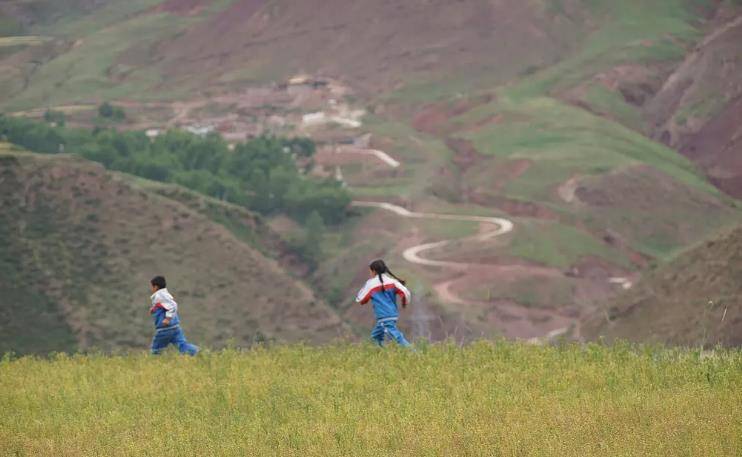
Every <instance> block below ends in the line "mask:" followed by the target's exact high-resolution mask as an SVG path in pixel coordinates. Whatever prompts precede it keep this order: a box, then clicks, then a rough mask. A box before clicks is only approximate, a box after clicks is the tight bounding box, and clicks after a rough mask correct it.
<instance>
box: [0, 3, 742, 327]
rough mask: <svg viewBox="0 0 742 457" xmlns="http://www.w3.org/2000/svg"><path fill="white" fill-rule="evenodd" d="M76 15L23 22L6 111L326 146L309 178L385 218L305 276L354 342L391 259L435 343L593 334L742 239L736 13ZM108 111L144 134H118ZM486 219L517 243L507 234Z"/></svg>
mask: <svg viewBox="0 0 742 457" xmlns="http://www.w3.org/2000/svg"><path fill="white" fill-rule="evenodd" d="M64 4H65V5H66V6H67V7H68V9H67V10H65V11H67V13H61V12H60V11H62V8H61V5H62V3H59V4H55V5H54V6H52V5H51V4H50V2H48V1H46V0H28V1H25V2H23V5H24V6H23V7H22V8H20V7H15V8H9V7H8V6H7V5H2V7H0V14H2V16H3V20H4V22H3V23H4V24H10V25H8V26H7V27H6V28H5V29H4V31H0V35H3V36H2V37H0V109H1V110H3V111H4V112H7V113H9V114H12V115H14V116H24V117H33V118H43V117H44V114H45V111H46V110H47V109H50V108H51V109H53V110H54V111H55V112H56V114H57V115H59V113H63V116H64V118H65V119H66V122H67V124H68V125H69V126H71V127H101V126H102V127H106V128H107V127H111V126H113V127H115V128H116V129H118V130H122V131H123V130H138V131H141V132H144V131H146V130H148V129H152V130H154V131H156V132H162V131H164V130H166V129H173V128H184V129H189V128H190V129H200V128H210V129H213V130H215V131H218V132H220V133H221V134H222V135H223V137H224V138H225V139H226V141H229V142H230V143H237V142H240V141H243V140H245V138H251V137H253V136H258V135H261V134H265V133H267V134H271V135H278V136H282V137H284V136H294V135H301V136H308V137H311V138H312V139H313V140H314V141H315V142H316V143H317V144H318V145H319V151H318V154H317V155H316V156H315V157H314V161H313V162H312V163H311V164H308V165H307V167H308V168H307V170H309V173H310V174H314V175H316V176H322V177H330V178H331V177H336V178H339V179H340V180H341V181H342V184H344V185H345V186H346V188H347V190H348V192H349V193H350V194H351V195H352V196H353V198H354V199H355V200H356V202H362V203H366V204H368V203H372V204H376V206H373V205H372V206H370V207H369V206H368V205H367V206H366V208H355V209H353V210H352V216H353V217H351V218H349V219H347V220H345V221H344V222H343V223H342V224H340V225H337V226H333V227H331V228H328V229H327V231H326V234H325V235H324V236H323V237H322V239H321V240H318V242H317V243H316V244H317V245H318V246H321V248H322V249H321V259H322V261H321V262H319V264H318V265H317V268H316V269H309V270H307V269H304V270H301V273H302V274H303V276H304V278H303V279H305V280H307V282H309V283H311V284H313V285H314V286H313V288H314V289H316V291H318V292H319V293H320V294H321V295H322V296H323V297H324V298H325V299H326V300H327V301H328V302H329V303H330V304H331V306H332V307H333V308H334V309H338V310H339V312H340V314H341V315H342V318H343V320H345V321H346V322H349V323H352V324H353V325H359V326H365V325H367V322H368V319H369V313H368V310H367V309H363V308H359V307H357V306H353V304H352V300H351V297H352V296H353V295H354V292H355V291H356V289H357V287H359V284H360V283H361V282H362V281H363V279H364V276H365V271H364V266H365V264H366V262H367V261H368V260H369V259H370V258H373V257H385V258H387V259H389V261H390V263H391V264H392V265H394V266H395V269H396V270H397V271H401V272H402V273H403V274H404V275H405V276H407V277H408V279H410V283H411V285H412V286H413V289H414V293H415V295H416V304H417V306H416V307H414V308H412V309H410V310H409V311H408V312H409V314H407V315H405V316H404V317H403V323H402V325H403V326H404V327H406V329H407V330H408V331H410V332H411V333H412V334H413V337H430V338H433V339H439V338H446V337H454V338H457V339H463V340H466V339H471V338H475V337H480V336H488V337H489V336H507V337H512V338H543V337H545V336H548V335H553V334H555V333H554V332H556V334H561V335H568V336H570V337H572V338H575V339H582V338H584V335H583V334H582V331H581V327H582V323H583V321H584V320H585V319H586V318H587V317H588V316H592V315H593V314H594V312H595V311H596V310H600V309H602V307H603V304H604V303H606V302H607V301H609V300H611V298H612V297H614V296H615V295H617V294H618V293H620V292H622V291H624V290H625V289H627V288H631V286H632V285H633V284H634V283H636V281H637V279H639V278H640V277H641V276H642V275H643V274H644V273H645V272H646V271H648V268H649V267H650V266H652V265H662V264H664V263H665V262H667V261H670V260H672V259H673V258H675V256H677V255H678V254H679V253H680V252H682V251H684V250H685V249H687V248H688V246H691V245H694V244H696V243H699V242H701V241H702V240H705V239H708V237H709V236H713V235H714V234H716V233H718V232H719V231H721V230H724V229H726V228H728V227H733V226H737V225H739V224H740V223H741V222H742V211H740V204H739V201H738V200H737V199H736V197H738V196H739V195H740V194H739V193H738V189H737V187H738V183H739V176H742V167H741V166H740V163H739V161H738V157H739V156H740V154H739V152H740V149H739V148H740V142H739V141H738V140H739V137H740V135H739V131H738V130H739V128H738V127H739V122H737V120H738V119H739V116H738V115H739V113H738V111H739V107H740V106H742V105H740V103H739V100H740V98H739V97H740V94H741V93H742V92H740V85H739V74H740V65H739V59H738V58H737V56H738V54H739V52H740V49H742V48H741V46H742V40H740V39H739V37H740V36H739V33H740V31H741V30H742V19H740V18H742V5H740V4H739V2H737V1H734V0H720V1H716V0H713V1H712V0H699V1H696V0H656V1H651V2H646V1H639V0H627V1H622V2H615V1H609V0H539V1H532V2H519V1H516V0H504V1H501V2H490V1H485V0H463V1H459V2H454V3H452V2H447V1H438V0H435V1H425V2H422V1H421V2H391V1H385V2H372V1H359V2H352V3H350V4H349V3H348V2H340V1H335V0H332V1H319V0H308V1H303V2H291V1H286V0H277V1H271V2H267V1H262V0H220V1H216V2H211V1H204V0H166V1H163V0H133V1H131V2H111V1H94V0H65V2H64ZM325 11H331V12H332V14H323V12H325ZM321 13H322V14H321ZM13 24H14V25H13ZM104 100H107V101H112V102H113V103H115V104H116V105H117V106H118V107H120V108H121V109H122V110H124V111H125V112H126V117H125V120H122V121H121V122H119V123H117V124H114V125H112V124H111V123H110V122H108V121H107V120H105V119H101V117H100V116H99V113H98V107H99V104H100V103H101V102H102V101H104ZM140 136H141V135H140ZM225 148H226V146H225ZM139 152H140V153H141V151H139ZM140 155H141V154H140ZM379 157H386V158H388V159H389V160H384V159H382V160H379ZM118 158H119V157H110V159H111V160H115V159H118ZM242 171H244V170H242ZM252 181H253V180H252V178H249V177H248V178H246V177H242V178H240V181H239V182H240V183H242V184H253V182H252ZM245 187H247V188H250V187H251V186H245ZM230 195H234V193H231V194H230ZM387 203H389V204H394V205H397V207H399V208H402V213H401V214H402V215H400V213H399V212H396V213H395V212H393V211H390V210H388V209H384V207H383V206H379V204H387ZM404 211H408V212H412V213H415V214H429V215H430V214H435V215H445V216H447V218H445V219H444V220H441V219H438V220H435V219H434V218H429V217H408V216H409V214H406V215H405V213H404ZM451 215H458V216H466V217H465V218H464V219H456V218H451V217H448V216H451ZM476 217H499V218H503V219H506V220H507V221H509V223H511V224H512V227H513V229H512V230H511V231H509V232H508V233H505V234H502V236H499V235H498V236H493V237H486V236H483V234H485V233H486V232H487V230H488V229H490V228H491V224H490V225H488V224H486V223H485V224H480V223H478V222H476ZM467 218H468V219H467ZM472 218H475V219H472ZM472 221H475V222H472ZM267 223H268V224H269V225H270V226H271V228H272V229H274V230H275V231H276V232H279V234H280V236H282V237H283V238H285V239H290V238H291V237H292V236H293V234H294V233H296V232H297V231H298V230H299V229H300V228H301V227H299V225H301V224H297V223H296V221H289V220H286V219H285V218H282V217H281V216H270V217H268V218H267ZM434 243H435V244H434ZM438 243H442V244H438ZM431 245H432V246H433V247H430V246H431ZM417 248H422V249H423V250H422V251H420V253H421V258H424V259H423V261H422V262H420V261H417V263H416V262H412V261H410V257H409V256H405V255H404V253H405V252H408V251H409V250H410V249H417ZM318 252H319V250H318ZM416 252H417V251H416ZM413 258H414V257H413ZM431 262H432V263H431ZM436 262H437V263H436Z"/></svg>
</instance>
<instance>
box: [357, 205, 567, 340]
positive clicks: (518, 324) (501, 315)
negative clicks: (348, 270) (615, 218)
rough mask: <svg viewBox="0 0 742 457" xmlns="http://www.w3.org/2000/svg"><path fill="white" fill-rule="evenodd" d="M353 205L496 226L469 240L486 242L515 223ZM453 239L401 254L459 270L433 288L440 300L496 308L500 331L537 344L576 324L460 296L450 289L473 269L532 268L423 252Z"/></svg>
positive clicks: (553, 315) (535, 311)
mask: <svg viewBox="0 0 742 457" xmlns="http://www.w3.org/2000/svg"><path fill="white" fill-rule="evenodd" d="M352 205H353V206H356V207H365V208H378V209H383V210H385V211H390V212H392V213H394V214H396V215H398V216H401V217H406V218H411V219H435V220H450V221H467V222H476V223H485V224H491V225H493V226H494V229H493V230H489V231H486V232H484V233H482V234H478V235H475V236H472V237H469V239H474V240H477V241H486V240H489V239H491V238H494V237H497V236H501V235H505V234H506V233H510V232H511V231H513V229H514V224H513V222H512V221H510V220H508V219H504V218H500V217H485V216H469V215H456V214H437V213H424V212H415V211H410V210H408V209H406V208H403V207H401V206H399V205H394V204H392V203H387V202H374V201H354V202H353V203H352ZM453 241H455V240H442V241H436V242H432V243H424V244H419V245H415V246H411V247H409V248H407V249H405V250H404V252H403V253H402V256H403V257H404V259H405V260H407V261H408V262H410V263H413V264H416V265H422V266H427V267H440V268H448V269H454V270H457V271H458V272H459V274H458V275H457V276H458V277H456V278H453V279H451V280H448V281H446V282H443V283H439V284H438V285H436V286H435V287H434V290H435V292H436V294H437V295H438V296H439V297H440V299H441V300H443V301H444V302H446V303H450V304H453V305H458V306H463V307H469V306H471V305H477V306H480V305H481V306H484V307H485V308H492V307H494V309H493V310H492V311H491V312H490V316H491V317H490V321H491V322H492V323H493V325H494V326H495V327H496V328H497V329H498V330H499V331H501V332H502V333H503V335H505V336H507V337H511V338H518V337H523V336H525V335H535V336H530V337H527V341H529V342H531V343H534V344H541V343H545V342H549V341H551V340H553V339H554V338H557V337H559V336H561V335H564V334H566V333H567V332H568V331H569V329H570V327H571V326H573V325H574V324H575V323H576V319H575V318H573V317H569V316H565V315H563V314H561V313H559V312H557V311H556V310H552V309H539V308H531V307H526V306H521V305H518V304H517V303H514V302H512V301H507V300H498V301H495V302H492V303H489V302H487V303H484V302H478V301H474V300H468V299H464V298H462V297H460V296H458V295H457V294H456V293H454V292H453V291H452V290H451V286H452V285H453V284H455V283H456V282H457V281H459V280H460V279H462V278H463V277H465V275H466V274H467V273H468V272H469V271H470V270H472V269H477V268H480V269H481V268H501V269H503V270H519V271H522V270H524V269H527V268H530V267H525V266H522V265H512V266H511V265H502V266H491V265H488V266H483V265H478V264H470V263H463V262H452V261H444V260H433V259H429V258H426V257H423V256H422V255H421V254H422V253H424V252H426V251H429V250H433V249H438V248H442V247H444V246H447V245H448V244H450V243H452V242H453ZM536 268H537V267H536ZM544 270H548V271H544V272H539V273H544V274H547V275H548V274H553V271H551V270H549V269H544Z"/></svg>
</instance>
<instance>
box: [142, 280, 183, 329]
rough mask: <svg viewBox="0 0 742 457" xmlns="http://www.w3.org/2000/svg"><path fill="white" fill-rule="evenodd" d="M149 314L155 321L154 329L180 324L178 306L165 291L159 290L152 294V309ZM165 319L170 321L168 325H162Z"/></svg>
mask: <svg viewBox="0 0 742 457" xmlns="http://www.w3.org/2000/svg"><path fill="white" fill-rule="evenodd" d="M149 313H150V314H152V318H153V319H154V321H155V328H165V327H173V326H176V325H178V324H180V319H179V318H178V304H177V303H176V302H175V299H174V298H173V296H172V295H170V292H168V290H167V289H160V290H158V291H157V292H155V293H154V294H152V307H151V308H150V309H149ZM165 318H167V319H169V320H170V323H169V324H168V325H162V321H163V320H165Z"/></svg>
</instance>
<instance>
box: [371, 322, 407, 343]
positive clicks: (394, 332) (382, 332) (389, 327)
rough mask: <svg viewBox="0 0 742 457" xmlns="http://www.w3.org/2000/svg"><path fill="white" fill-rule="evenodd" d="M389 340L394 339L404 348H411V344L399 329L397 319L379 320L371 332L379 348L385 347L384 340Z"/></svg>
mask: <svg viewBox="0 0 742 457" xmlns="http://www.w3.org/2000/svg"><path fill="white" fill-rule="evenodd" d="M387 338H389V339H393V340H394V341H396V342H397V344H399V345H400V346H402V347H408V346H410V342H409V341H407V338H405V337H404V334H403V333H402V332H401V331H400V330H399V329H398V328H397V319H379V320H378V321H376V325H375V326H374V328H373V330H371V339H373V340H374V341H376V344H378V345H379V346H383V345H384V340H385V339H387Z"/></svg>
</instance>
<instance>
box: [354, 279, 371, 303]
mask: <svg viewBox="0 0 742 457" xmlns="http://www.w3.org/2000/svg"><path fill="white" fill-rule="evenodd" d="M370 283H371V281H367V282H366V284H364V286H363V288H362V289H361V290H359V291H358V294H357V295H356V303H359V304H361V305H365V304H366V303H368V301H369V300H371V289H372V287H371V284H370Z"/></svg>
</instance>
